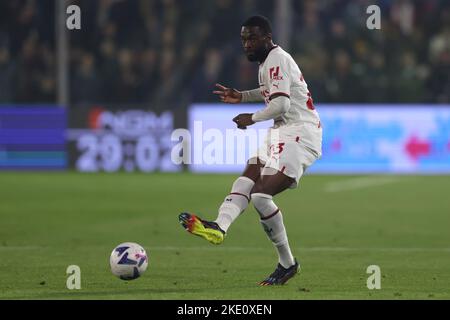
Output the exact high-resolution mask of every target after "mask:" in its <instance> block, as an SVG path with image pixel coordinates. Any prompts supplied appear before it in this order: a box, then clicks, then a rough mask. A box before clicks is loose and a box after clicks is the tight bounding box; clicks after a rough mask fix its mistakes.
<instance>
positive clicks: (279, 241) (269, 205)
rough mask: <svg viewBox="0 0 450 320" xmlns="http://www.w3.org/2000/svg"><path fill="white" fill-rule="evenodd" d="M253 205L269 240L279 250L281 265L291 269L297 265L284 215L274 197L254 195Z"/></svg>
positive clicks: (261, 194) (262, 194)
mask: <svg viewBox="0 0 450 320" xmlns="http://www.w3.org/2000/svg"><path fill="white" fill-rule="evenodd" d="M251 198H252V201H253V205H254V206H255V209H256V211H258V213H259V215H260V217H261V224H262V226H263V228H264V231H265V232H266V234H267V236H268V237H269V239H270V240H271V241H272V243H273V245H274V246H275V248H276V249H277V252H278V258H279V262H280V264H281V265H282V266H283V267H284V268H289V267H290V266H292V265H294V264H295V261H294V257H293V255H292V252H291V248H290V247H289V241H288V237H287V233H286V228H285V227H284V223H283V215H282V214H281V211H280V210H279V209H278V207H277V206H276V205H275V203H274V202H273V201H272V196H271V195H268V194H264V193H254V194H252V196H251Z"/></svg>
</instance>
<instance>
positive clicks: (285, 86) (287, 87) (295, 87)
mask: <svg viewBox="0 0 450 320" xmlns="http://www.w3.org/2000/svg"><path fill="white" fill-rule="evenodd" d="M258 80H259V88H260V90H261V94H262V96H263V97H264V101H265V103H266V106H267V105H268V104H269V102H270V99H271V97H272V96H273V95H274V94H277V93H278V94H281V95H284V96H286V97H289V99H290V103H291V106H290V108H289V110H288V111H287V112H286V113H284V114H283V115H281V116H280V117H278V118H276V119H274V128H280V127H284V126H296V125H301V124H304V123H311V124H314V125H317V126H318V127H320V118H319V114H318V113H317V111H316V110H315V107H314V104H313V100H312V98H311V93H310V92H309V91H308V86H307V84H306V82H305V79H304V78H303V75H302V73H301V71H300V69H299V67H298V65H297V63H296V62H295V61H294V59H293V58H292V57H291V55H290V54H289V53H287V52H286V51H284V50H283V49H282V48H281V47H280V46H276V47H274V48H273V49H272V50H271V51H270V52H269V54H268V56H267V58H266V60H265V61H264V62H263V63H261V64H260V65H259V73H258ZM280 129H281V128H280Z"/></svg>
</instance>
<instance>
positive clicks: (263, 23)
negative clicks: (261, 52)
mask: <svg viewBox="0 0 450 320" xmlns="http://www.w3.org/2000/svg"><path fill="white" fill-rule="evenodd" d="M242 27H259V29H260V30H261V31H262V32H263V33H264V35H266V34H269V33H272V26H271V24H270V21H269V19H267V18H266V17H264V16H259V15H258V16H251V17H250V18H248V19H247V20H245V21H244V23H243V24H242Z"/></svg>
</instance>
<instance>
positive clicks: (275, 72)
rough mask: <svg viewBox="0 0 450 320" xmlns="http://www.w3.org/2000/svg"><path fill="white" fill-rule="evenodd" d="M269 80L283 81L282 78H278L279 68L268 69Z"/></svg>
mask: <svg viewBox="0 0 450 320" xmlns="http://www.w3.org/2000/svg"><path fill="white" fill-rule="evenodd" d="M269 78H270V80H283V77H282V76H280V67H272V68H270V69H269Z"/></svg>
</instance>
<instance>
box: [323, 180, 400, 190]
mask: <svg viewBox="0 0 450 320" xmlns="http://www.w3.org/2000/svg"><path fill="white" fill-rule="evenodd" d="M398 180H399V179H398V178H396V177H385V176H368V177H358V178H352V179H349V180H340V181H333V182H329V183H327V184H326V185H325V191H326V192H340V191H347V190H355V189H361V188H368V187H376V186H381V185H384V184H388V183H393V182H397V181H398Z"/></svg>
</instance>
